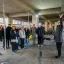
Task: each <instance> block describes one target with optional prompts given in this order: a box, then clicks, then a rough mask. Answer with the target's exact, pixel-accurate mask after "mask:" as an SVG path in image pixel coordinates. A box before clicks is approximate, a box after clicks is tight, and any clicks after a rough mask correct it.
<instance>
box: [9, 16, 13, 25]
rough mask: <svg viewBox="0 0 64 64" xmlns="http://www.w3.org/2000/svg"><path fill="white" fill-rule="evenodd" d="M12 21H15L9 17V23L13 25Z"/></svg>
mask: <svg viewBox="0 0 64 64" xmlns="http://www.w3.org/2000/svg"><path fill="white" fill-rule="evenodd" d="M12 23H13V20H12V19H11V18H9V17H8V24H11V25H12Z"/></svg>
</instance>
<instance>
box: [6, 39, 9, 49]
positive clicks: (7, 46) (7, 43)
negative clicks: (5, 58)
mask: <svg viewBox="0 0 64 64" xmlns="http://www.w3.org/2000/svg"><path fill="white" fill-rule="evenodd" d="M9 47H10V39H6V48H9Z"/></svg>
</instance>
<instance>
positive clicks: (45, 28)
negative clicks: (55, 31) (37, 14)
mask: <svg viewBox="0 0 64 64" xmlns="http://www.w3.org/2000/svg"><path fill="white" fill-rule="evenodd" d="M45 31H47V22H45Z"/></svg>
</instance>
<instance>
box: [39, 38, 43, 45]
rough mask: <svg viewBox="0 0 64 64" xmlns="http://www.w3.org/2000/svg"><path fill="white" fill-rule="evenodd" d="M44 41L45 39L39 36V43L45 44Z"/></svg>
mask: <svg viewBox="0 0 64 64" xmlns="http://www.w3.org/2000/svg"><path fill="white" fill-rule="evenodd" d="M43 41H44V39H43V37H38V44H39V45H41V44H43Z"/></svg>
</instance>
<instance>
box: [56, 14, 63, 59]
mask: <svg viewBox="0 0 64 64" xmlns="http://www.w3.org/2000/svg"><path fill="white" fill-rule="evenodd" d="M62 18H63V14H61V15H60V21H59V22H58V25H57V28H56V32H55V41H56V48H57V51H58V55H57V56H55V58H60V57H61V47H62V31H63V24H62Z"/></svg>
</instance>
